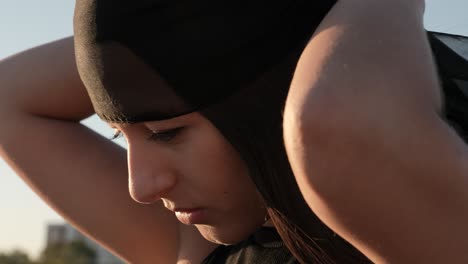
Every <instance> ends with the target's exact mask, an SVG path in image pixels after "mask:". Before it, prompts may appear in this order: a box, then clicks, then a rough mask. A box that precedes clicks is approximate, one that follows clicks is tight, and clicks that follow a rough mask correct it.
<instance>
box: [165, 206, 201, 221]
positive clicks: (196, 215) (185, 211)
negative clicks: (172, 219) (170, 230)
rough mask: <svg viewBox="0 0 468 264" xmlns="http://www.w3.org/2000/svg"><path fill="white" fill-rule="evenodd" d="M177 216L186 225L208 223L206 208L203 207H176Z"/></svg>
mask: <svg viewBox="0 0 468 264" xmlns="http://www.w3.org/2000/svg"><path fill="white" fill-rule="evenodd" d="M171 211H173V212H174V213H175V216H176V218H177V219H178V220H179V221H180V222H181V223H182V224H185V225H195V224H203V223H206V210H205V209H203V208H174V210H171Z"/></svg>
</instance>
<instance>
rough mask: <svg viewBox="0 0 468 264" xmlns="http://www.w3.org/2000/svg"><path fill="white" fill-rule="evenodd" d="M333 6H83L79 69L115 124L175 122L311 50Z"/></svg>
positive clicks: (118, 0) (231, 2)
mask: <svg viewBox="0 0 468 264" xmlns="http://www.w3.org/2000/svg"><path fill="white" fill-rule="evenodd" d="M314 2H315V3H314ZM333 2H334V1H322V2H321V3H318V1H310V0H307V1H306V0H294V1H271V0H256V1H251V0H249V1H245V0H227V1H219V0H217V1H214V0H204V1H188V0H171V1H168V0H166V1H164V0H139V1H123V0H78V1H77V2H76V9H75V20H74V31H75V46H76V57H77V64H78V69H79V72H80V76H81V78H82V80H83V82H84V84H85V86H86V88H87V89H88V93H89V95H90V97H91V101H92V103H93V106H94V108H95V111H96V113H97V114H98V115H99V116H100V117H101V118H102V119H104V120H106V121H112V122H129V123H132V122H140V121H150V120H160V119H167V118H171V117H175V116H178V115H181V114H185V113H188V112H192V111H196V110H198V109H200V108H202V107H205V106H207V105H210V104H212V103H214V102H219V101H220V100H222V99H224V98H226V97H228V96H230V95H231V94H232V93H234V92H236V91H237V90H239V89H240V88H242V87H245V86H246V85H247V84H249V83H251V82H252V81H253V80H255V79H256V78H257V77H258V76H259V75H261V74H262V73H264V72H265V71H266V70H267V69H269V68H271V67H272V66H273V65H275V64H276V63H278V62H279V61H280V60H281V59H282V58H284V57H285V56H287V54H289V53H290V52H291V50H293V49H297V48H298V47H301V46H303V45H304V44H305V43H306V41H307V40H308V39H309V37H310V36H311V34H312V32H313V29H314V28H315V27H316V26H317V21H320V20H321V18H322V17H323V16H324V14H325V13H326V12H327V11H328V9H329V8H330V7H331V4H332V3H333Z"/></svg>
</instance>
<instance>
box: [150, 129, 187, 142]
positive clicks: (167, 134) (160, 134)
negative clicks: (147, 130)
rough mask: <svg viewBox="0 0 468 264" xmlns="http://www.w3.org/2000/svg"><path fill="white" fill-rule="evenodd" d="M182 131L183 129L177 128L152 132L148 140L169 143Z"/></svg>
mask: <svg viewBox="0 0 468 264" xmlns="http://www.w3.org/2000/svg"><path fill="white" fill-rule="evenodd" d="M182 129H183V127H178V128H174V129H169V130H163V131H152V132H151V135H150V136H149V138H148V140H154V141H161V142H169V141H171V140H173V139H174V138H175V137H176V136H177V134H178V133H179V132H180V131H181V130H182Z"/></svg>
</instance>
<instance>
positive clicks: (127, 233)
mask: <svg viewBox="0 0 468 264" xmlns="http://www.w3.org/2000/svg"><path fill="white" fill-rule="evenodd" d="M29 69H34V70H29ZM25 72H26V73H27V78H25V77H24V76H25ZM0 83H1V86H0V119H1V120H2V122H3V124H8V125H2V126H0V156H1V158H2V159H4V160H5V161H6V162H7V163H8V164H9V165H10V166H11V167H12V168H13V169H14V170H15V171H16V173H17V174H18V175H19V176H20V177H21V178H22V179H23V180H24V181H25V182H26V183H27V184H28V185H29V186H30V187H31V189H32V190H34V191H35V192H36V193H37V194H38V195H39V196H40V197H41V198H42V199H43V200H44V201H46V202H47V203H48V204H49V205H50V206H51V207H52V208H53V209H54V210H55V211H57V212H58V213H60V214H61V215H62V216H63V217H64V218H65V219H66V220H67V221H69V222H70V223H72V224H73V225H75V226H76V227H77V228H78V229H79V230H80V231H82V232H83V233H85V234H87V235H89V236H90V237H92V238H93V239H95V240H96V241H99V243H101V244H102V245H103V246H105V247H106V248H108V249H109V250H111V251H112V252H114V253H115V254H117V255H119V256H120V257H121V258H123V259H125V260H126V261H127V262H129V263H141V264H146V263H148V264H152V263H184V264H185V263H200V262H201V261H202V260H203V259H204V258H205V257H206V256H207V255H208V254H210V253H211V252H212V251H213V249H214V248H215V247H216V246H217V245H216V244H214V243H212V242H209V241H208V240H206V239H205V238H204V237H207V238H208V239H210V240H211V241H217V242H222V243H232V242H235V241H237V240H240V239H243V238H245V237H244V236H246V235H247V234H249V233H250V232H252V231H253V230H254V229H255V228H257V227H259V226H260V225H261V223H262V221H263V217H264V211H263V209H260V207H261V204H258V203H257V202H258V201H259V199H258V195H257V194H256V192H255V190H254V189H252V183H250V181H249V180H248V175H247V174H246V173H245V172H246V170H245V166H244V164H243V163H242V162H241V161H240V158H239V156H238V155H237V154H236V153H235V152H233V150H232V147H231V146H230V145H229V143H228V142H227V141H226V140H225V139H224V138H223V137H222V136H220V134H219V132H218V131H217V130H216V129H214V127H213V126H212V125H211V124H210V123H209V122H208V121H207V120H205V119H203V118H202V117H200V116H198V115H196V114H194V115H190V116H186V117H181V118H180V119H179V118H178V119H174V120H168V121H167V122H166V121H164V122H161V123H159V122H158V123H153V122H150V123H147V124H139V125H135V126H128V127H125V128H124V127H119V128H120V129H121V130H122V131H123V132H124V133H125V136H126V137H127V139H128V141H129V152H128V153H127V151H126V150H125V149H122V148H121V147H119V146H117V145H116V144H114V143H112V142H111V141H109V140H108V139H107V138H104V137H102V136H100V135H98V134H97V133H95V132H93V131H92V130H90V129H88V128H86V127H85V126H84V125H82V124H81V123H80V120H82V119H85V118H87V117H89V116H90V115H92V114H93V112H94V111H93V108H92V105H91V102H90V100H89V97H88V95H87V93H86V89H85V88H84V86H83V84H82V82H81V80H80V78H79V76H78V71H77V69H76V63H75V57H74V46H73V38H65V39H61V40H57V41H54V42H51V43H48V44H45V45H42V46H39V47H36V48H33V49H31V50H27V51H24V52H22V53H20V54H16V55H15V56H12V57H9V58H7V59H5V60H2V61H1V62H0ZM172 122H175V123H172ZM179 122H180V123H179ZM114 125H115V124H114ZM173 125H174V126H180V125H184V126H186V127H187V130H186V131H185V132H184V133H185V134H181V135H180V136H181V137H180V138H174V142H172V143H168V144H166V143H162V142H149V141H147V138H148V136H149V134H150V130H155V129H158V130H160V129H167V128H170V127H169V126H173ZM163 126H167V127H163ZM208 150H210V151H209V152H208ZM213 153H216V155H214V154H213ZM127 154H128V155H129V159H128V160H127ZM163 154H164V155H163ZM38 157H40V159H39V158H38ZM192 158H193V159H192ZM127 161H129V162H128V164H127ZM182 163H183V164H182ZM203 164H205V165H206V164H209V165H210V166H202V165H203ZM212 165H216V167H214V168H211V169H210V168H209V167H211V166H212ZM226 166H228V167H226ZM227 171H229V173H228V172H227ZM128 172H130V173H128ZM220 172H223V173H220ZM129 174H130V175H129ZM129 176H130V177H129ZM129 178H130V179H129ZM129 182H130V193H131V195H129ZM220 186H221V187H222V188H220ZM158 197H160V198H162V199H164V201H165V205H166V206H167V207H171V206H173V205H175V206H202V207H206V208H207V209H208V211H209V213H208V214H207V215H208V217H207V218H208V219H209V221H210V223H208V224H209V225H206V226H198V229H197V227H195V226H187V225H183V224H181V223H180V222H179V221H178V220H177V219H176V217H175V216H174V213H173V212H171V211H169V210H167V209H166V208H165V207H164V204H163V202H162V201H161V200H160V201H158V199H159V198H158ZM132 198H133V199H132ZM135 200H136V201H137V202H135ZM247 200H248V202H247ZM241 208H242V209H247V211H246V212H248V214H245V213H246V212H244V211H242V215H241V217H240V218H239V216H240V210H241ZM254 208H258V211H255V210H254ZM257 213H258V214H257ZM224 214H226V217H224ZM228 216H229V217H233V218H234V219H230V218H228ZM247 216H248V219H247ZM247 220H248V221H247ZM238 223H246V224H245V225H242V226H241V225H239V224H238ZM199 230H201V232H202V233H203V236H202V235H201V234H200V233H201V232H200V231H199ZM117 231H118V232H117Z"/></svg>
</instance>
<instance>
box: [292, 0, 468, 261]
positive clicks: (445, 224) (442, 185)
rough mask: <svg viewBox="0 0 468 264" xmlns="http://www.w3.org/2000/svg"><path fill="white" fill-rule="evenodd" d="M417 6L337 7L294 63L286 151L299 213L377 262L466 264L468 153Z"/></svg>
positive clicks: (371, 0)
mask: <svg viewBox="0 0 468 264" xmlns="http://www.w3.org/2000/svg"><path fill="white" fill-rule="evenodd" d="M440 113H441V94H440V88H439V85H438V80H437V74H436V69H435V66H434V63H433V59H432V56H431V51H430V48H429V44H428V41H427V39H426V33H425V31H424V28H423V2H422V1H414V0H410V1H408V0H391V1H390V0H342V1H338V3H337V4H336V6H335V7H334V8H333V9H332V11H331V12H330V13H329V15H328V16H327V17H326V18H325V20H324V21H323V23H322V24H321V26H320V28H319V29H318V31H317V32H316V34H315V35H314V36H313V38H312V39H311V41H310V43H309V44H308V46H307V48H306V49H305V51H304V52H303V54H302V57H301V59H300V62H299V64H298V66H297V70H296V73H295V76H294V80H293V82H292V84H291V90H290V93H289V95H288V100H287V104H286V109H285V120H284V129H285V144H286V148H287V152H288V157H289V159H290V162H291V165H292V167H293V170H294V173H295V175H296V178H297V181H298V183H299V185H300V188H301V191H302V193H303V195H304V197H305V199H306V200H307V202H308V204H309V206H310V207H311V208H312V209H313V210H314V211H315V212H316V213H317V215H318V216H319V217H320V218H321V219H322V220H323V221H324V222H325V223H326V224H327V225H329V226H330V227H331V228H332V229H333V230H335V231H336V232H337V233H338V234H340V235H341V236H343V237H344V238H345V239H347V240H348V241H350V242H351V243H352V244H353V245H354V246H356V247H357V248H358V249H359V250H361V251H362V252H363V253H364V254H366V255H367V256H368V257H370V258H371V259H372V260H373V261H375V262H377V263H468V251H467V250H466V249H467V248H468V240H467V239H466V238H467V236H468V227H467V223H468V151H467V147H466V146H465V144H464V143H463V142H462V140H461V139H460V138H459V137H458V136H457V135H456V133H455V132H454V130H453V129H451V128H450V127H449V126H448V125H447V124H446V123H445V122H444V121H443V120H442V118H441V116H440V115H441V114H440Z"/></svg>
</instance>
